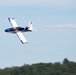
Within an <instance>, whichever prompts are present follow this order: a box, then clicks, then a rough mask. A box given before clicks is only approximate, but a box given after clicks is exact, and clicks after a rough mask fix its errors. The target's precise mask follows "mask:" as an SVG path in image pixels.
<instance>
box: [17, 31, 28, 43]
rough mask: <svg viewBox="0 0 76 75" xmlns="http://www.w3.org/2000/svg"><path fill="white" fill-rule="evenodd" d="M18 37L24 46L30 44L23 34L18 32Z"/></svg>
mask: <svg viewBox="0 0 76 75" xmlns="http://www.w3.org/2000/svg"><path fill="white" fill-rule="evenodd" d="M17 36H18V37H19V39H20V41H21V42H22V44H25V43H28V42H27V40H26V39H25V37H24V36H23V34H22V33H21V32H17Z"/></svg>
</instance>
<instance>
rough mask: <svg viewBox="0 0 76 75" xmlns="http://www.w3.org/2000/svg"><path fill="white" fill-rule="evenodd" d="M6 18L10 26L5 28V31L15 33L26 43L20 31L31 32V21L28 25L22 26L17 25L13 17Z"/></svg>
mask: <svg viewBox="0 0 76 75" xmlns="http://www.w3.org/2000/svg"><path fill="white" fill-rule="evenodd" d="M8 20H9V22H10V23H11V25H12V28H8V29H6V30H5V32H8V33H13V34H17V36H18V37H19V39H20V41H21V42H22V44H25V43H28V42H27V40H26V39H25V37H24V36H23V34H22V32H32V30H33V27H32V22H30V23H29V26H27V27H25V28H23V27H18V25H17V23H16V21H15V19H14V18H8Z"/></svg>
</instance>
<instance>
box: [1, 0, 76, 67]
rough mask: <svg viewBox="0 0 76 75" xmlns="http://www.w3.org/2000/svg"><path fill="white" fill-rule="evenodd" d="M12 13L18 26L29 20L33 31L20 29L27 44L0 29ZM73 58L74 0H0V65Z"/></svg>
mask: <svg viewBox="0 0 76 75" xmlns="http://www.w3.org/2000/svg"><path fill="white" fill-rule="evenodd" d="M8 17H14V18H15V20H16V22H17V24H18V26H22V27H25V26H28V24H29V22H30V21H32V23H33V28H34V30H36V31H33V32H27V33H23V35H24V36H25V38H26V39H27V41H28V44H22V43H21V42H20V40H19V39H18V37H17V36H16V35H15V34H10V33H6V32H5V31H4V30H5V29H7V28H10V27H11V25H10V23H9V21H8ZM65 58H68V60H70V61H74V62H76V0H6V1H5V0H1V1H0V68H5V67H12V66H22V65H24V64H34V63H40V62H43V63H49V62H52V63H54V62H63V60H64V59H65Z"/></svg>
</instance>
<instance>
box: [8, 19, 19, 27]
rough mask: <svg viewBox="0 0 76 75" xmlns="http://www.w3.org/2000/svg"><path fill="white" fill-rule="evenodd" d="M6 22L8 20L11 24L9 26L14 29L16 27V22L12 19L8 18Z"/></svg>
mask: <svg viewBox="0 0 76 75" xmlns="http://www.w3.org/2000/svg"><path fill="white" fill-rule="evenodd" d="M8 20H9V22H10V23H11V25H12V26H13V27H14V28H16V27H18V25H17V23H16V21H15V19H14V18H8Z"/></svg>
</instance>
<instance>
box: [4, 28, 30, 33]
mask: <svg viewBox="0 0 76 75" xmlns="http://www.w3.org/2000/svg"><path fill="white" fill-rule="evenodd" d="M18 31H20V32H29V31H31V30H28V27H26V28H23V27H16V28H8V29H6V30H5V32H9V33H13V34H14V33H17V32H18Z"/></svg>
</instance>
